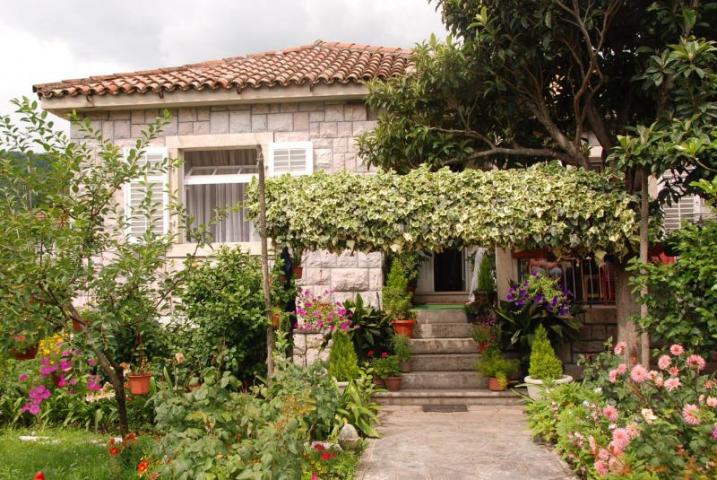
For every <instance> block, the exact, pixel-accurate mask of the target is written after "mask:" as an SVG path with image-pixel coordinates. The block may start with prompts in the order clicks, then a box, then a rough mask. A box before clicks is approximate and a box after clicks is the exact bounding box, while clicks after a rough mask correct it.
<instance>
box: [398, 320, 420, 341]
mask: <svg viewBox="0 0 717 480" xmlns="http://www.w3.org/2000/svg"><path fill="white" fill-rule="evenodd" d="M392 323H393V330H394V331H395V332H396V334H397V335H403V336H404V337H408V338H411V337H413V327H415V326H416V321H415V320H394V321H393V322H392Z"/></svg>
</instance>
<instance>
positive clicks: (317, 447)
mask: <svg viewBox="0 0 717 480" xmlns="http://www.w3.org/2000/svg"><path fill="white" fill-rule="evenodd" d="M314 450H316V451H317V452H323V451H324V450H326V447H324V446H323V445H322V444H321V443H315V444H314Z"/></svg>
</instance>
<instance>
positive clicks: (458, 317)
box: [415, 309, 468, 323]
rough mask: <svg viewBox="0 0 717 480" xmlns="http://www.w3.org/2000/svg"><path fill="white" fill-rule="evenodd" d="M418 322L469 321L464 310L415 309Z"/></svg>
mask: <svg viewBox="0 0 717 480" xmlns="http://www.w3.org/2000/svg"><path fill="white" fill-rule="evenodd" d="M415 312H416V321H417V322H418V323H468V317H466V312H464V311H463V310H420V309H419V310H415Z"/></svg>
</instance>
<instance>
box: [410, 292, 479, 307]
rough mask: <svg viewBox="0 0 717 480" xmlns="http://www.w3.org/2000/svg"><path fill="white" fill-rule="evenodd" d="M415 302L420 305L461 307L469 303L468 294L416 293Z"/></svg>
mask: <svg viewBox="0 0 717 480" xmlns="http://www.w3.org/2000/svg"><path fill="white" fill-rule="evenodd" d="M413 301H414V302H416V303H418V304H443V305H457V304H458V305H460V304H463V303H466V302H467V301H468V292H440V293H424V292H416V294H415V295H414V296H413Z"/></svg>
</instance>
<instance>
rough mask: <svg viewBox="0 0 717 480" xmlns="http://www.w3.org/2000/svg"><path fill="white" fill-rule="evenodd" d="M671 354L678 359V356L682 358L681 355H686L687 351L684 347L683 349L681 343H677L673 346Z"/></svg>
mask: <svg viewBox="0 0 717 480" xmlns="http://www.w3.org/2000/svg"><path fill="white" fill-rule="evenodd" d="M670 353H671V354H672V355H674V356H676V357H677V356H680V355H682V354H683V353H685V349H684V347H683V346H682V345H680V344H679V343H675V344H674V345H672V346H671V347H670Z"/></svg>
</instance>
